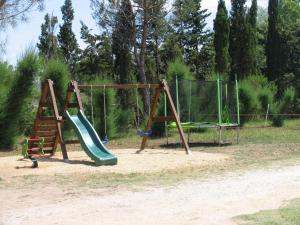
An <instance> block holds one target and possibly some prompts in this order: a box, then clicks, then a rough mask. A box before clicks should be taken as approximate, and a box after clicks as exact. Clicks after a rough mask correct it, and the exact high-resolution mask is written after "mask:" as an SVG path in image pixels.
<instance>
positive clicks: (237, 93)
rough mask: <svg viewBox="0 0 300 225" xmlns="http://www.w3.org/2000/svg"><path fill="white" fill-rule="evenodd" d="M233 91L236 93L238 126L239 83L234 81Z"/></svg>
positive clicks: (238, 120) (238, 119)
mask: <svg viewBox="0 0 300 225" xmlns="http://www.w3.org/2000/svg"><path fill="white" fill-rule="evenodd" d="M235 91H236V110H237V122H238V125H240V122H241V121H240V100H239V83H238V81H237V79H235Z"/></svg>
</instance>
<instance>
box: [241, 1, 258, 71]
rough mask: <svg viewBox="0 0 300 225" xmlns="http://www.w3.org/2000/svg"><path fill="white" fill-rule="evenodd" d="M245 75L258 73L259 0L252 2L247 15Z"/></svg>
mask: <svg viewBox="0 0 300 225" xmlns="http://www.w3.org/2000/svg"><path fill="white" fill-rule="evenodd" d="M244 38H245V39H244V45H245V48H244V49H245V51H244V54H245V60H246V61H244V64H245V67H244V68H245V75H251V74H256V73H257V61H256V59H257V0H252V4H251V7H250V9H249V10H248V13H247V15H246V23H245V33H244Z"/></svg>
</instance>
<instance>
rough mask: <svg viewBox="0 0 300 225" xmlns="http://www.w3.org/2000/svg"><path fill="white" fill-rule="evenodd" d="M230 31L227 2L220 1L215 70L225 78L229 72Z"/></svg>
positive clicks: (216, 33) (215, 37) (216, 30)
mask: <svg viewBox="0 0 300 225" xmlns="http://www.w3.org/2000/svg"><path fill="white" fill-rule="evenodd" d="M229 30H230V21H229V18H228V11H227V9H226V5H225V1H224V0H219V4H218V11H217V14H216V18H215V20H214V31H215V34H214V47H215V53H216V55H215V63H216V64H215V70H216V72H217V73H219V74H221V75H223V76H224V77H225V78H227V76H228V72H229V62H230V58H229Z"/></svg>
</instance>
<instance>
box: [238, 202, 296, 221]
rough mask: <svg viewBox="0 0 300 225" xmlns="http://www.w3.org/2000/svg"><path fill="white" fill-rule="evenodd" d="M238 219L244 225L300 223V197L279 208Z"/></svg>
mask: <svg viewBox="0 0 300 225" xmlns="http://www.w3.org/2000/svg"><path fill="white" fill-rule="evenodd" d="M236 219H237V220H238V221H240V222H239V224H243V225H299V224H300V199H295V200H293V201H291V202H290V203H289V204H288V205H285V206H282V207H281V208H279V209H275V210H266V211H261V212H258V213H255V214H252V215H243V216H239V217H237V218H236Z"/></svg>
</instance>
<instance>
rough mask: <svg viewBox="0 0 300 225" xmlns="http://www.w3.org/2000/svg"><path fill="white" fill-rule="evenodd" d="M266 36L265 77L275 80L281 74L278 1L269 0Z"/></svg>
mask: <svg viewBox="0 0 300 225" xmlns="http://www.w3.org/2000/svg"><path fill="white" fill-rule="evenodd" d="M268 15H269V17H268V36H267V45H266V57H267V76H268V78H269V80H272V81H274V80H276V79H277V78H278V77H279V76H280V73H281V71H280V70H281V67H282V64H281V62H282V61H281V50H280V34H279V29H280V27H279V24H278V22H279V1H278V0H269V7H268Z"/></svg>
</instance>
